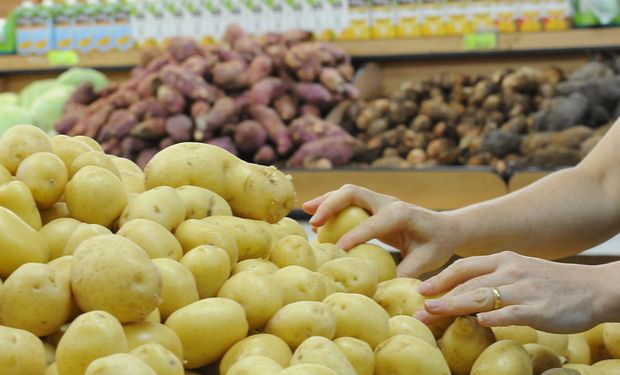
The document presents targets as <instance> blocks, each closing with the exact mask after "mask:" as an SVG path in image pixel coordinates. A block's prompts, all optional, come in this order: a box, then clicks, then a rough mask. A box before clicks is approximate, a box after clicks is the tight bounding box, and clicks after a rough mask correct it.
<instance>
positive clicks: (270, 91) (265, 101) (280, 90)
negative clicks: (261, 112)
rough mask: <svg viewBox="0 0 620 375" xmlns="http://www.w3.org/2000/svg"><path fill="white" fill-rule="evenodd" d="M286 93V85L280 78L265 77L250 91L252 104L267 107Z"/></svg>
mask: <svg viewBox="0 0 620 375" xmlns="http://www.w3.org/2000/svg"><path fill="white" fill-rule="evenodd" d="M285 92H286V85H285V84H284V82H283V81H282V80H281V79H280V78H276V77H267V78H263V79H261V80H260V81H258V82H256V83H255V84H254V85H253V86H252V88H251V90H250V101H251V103H252V104H259V105H269V104H271V102H272V101H273V100H274V99H275V98H277V97H279V96H280V95H283V94H284V93H285Z"/></svg>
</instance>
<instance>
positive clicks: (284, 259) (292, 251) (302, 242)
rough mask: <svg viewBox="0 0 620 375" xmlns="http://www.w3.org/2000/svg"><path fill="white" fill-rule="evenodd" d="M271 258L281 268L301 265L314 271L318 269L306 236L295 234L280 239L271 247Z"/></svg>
mask: <svg viewBox="0 0 620 375" xmlns="http://www.w3.org/2000/svg"><path fill="white" fill-rule="evenodd" d="M269 260H270V261H271V262H273V263H274V264H275V265H276V266H278V267H280V268H283V267H287V266H301V267H304V268H307V269H309V270H312V271H314V270H316V260H315V259H314V252H313V251H312V247H310V244H309V243H308V241H307V240H306V239H305V238H303V237H300V236H298V235H295V234H291V235H288V236H284V237H282V238H281V239H279V240H278V242H276V243H275V244H274V245H273V247H272V249H271V254H269Z"/></svg>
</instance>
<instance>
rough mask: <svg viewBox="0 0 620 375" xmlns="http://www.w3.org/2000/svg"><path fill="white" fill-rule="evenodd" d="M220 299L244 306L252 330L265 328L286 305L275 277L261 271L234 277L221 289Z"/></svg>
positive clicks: (251, 271) (240, 273) (248, 272)
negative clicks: (226, 299)
mask: <svg viewBox="0 0 620 375" xmlns="http://www.w3.org/2000/svg"><path fill="white" fill-rule="evenodd" d="M217 296H218V297H222V298H228V299H231V300H233V301H236V302H238V303H239V304H241V306H243V308H244V310H245V313H246V316H247V320H248V323H249V325H250V329H256V328H262V327H264V326H265V325H266V324H267V322H268V321H269V319H271V317H272V316H273V314H275V313H276V312H277V311H278V310H279V309H280V308H281V307H282V306H283V305H284V292H283V290H282V286H281V285H280V284H278V282H277V281H276V279H275V278H274V276H273V275H271V274H269V273H265V272H261V271H253V270H249V271H243V272H239V273H238V274H236V275H233V276H232V277H231V278H230V279H228V280H227V281H226V282H225V283H224V285H222V287H221V288H220V291H219V292H218V294H217Z"/></svg>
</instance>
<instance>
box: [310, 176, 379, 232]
mask: <svg viewBox="0 0 620 375" xmlns="http://www.w3.org/2000/svg"><path fill="white" fill-rule="evenodd" d="M373 194H375V193H373V192H371V191H370V190H368V189H364V188H361V187H359V186H354V185H345V186H343V187H341V188H340V189H338V190H336V191H334V192H331V193H328V194H326V195H324V196H323V197H319V198H317V199H316V201H317V202H318V203H317V202H314V201H315V200H312V201H310V202H309V203H311V204H310V205H309V207H308V209H312V208H313V207H315V206H317V205H318V207H317V208H316V209H315V211H314V215H313V216H312V217H311V218H310V221H309V223H310V225H312V226H316V227H320V226H321V225H323V224H325V223H326V222H327V220H329V219H330V218H331V217H332V216H334V215H335V214H337V213H338V212H340V211H341V210H342V209H344V208H347V207H349V206H358V207H360V208H363V209H366V210H368V211H371V212H374V210H373V208H374V207H373V206H374V204H373V202H372V200H373Z"/></svg>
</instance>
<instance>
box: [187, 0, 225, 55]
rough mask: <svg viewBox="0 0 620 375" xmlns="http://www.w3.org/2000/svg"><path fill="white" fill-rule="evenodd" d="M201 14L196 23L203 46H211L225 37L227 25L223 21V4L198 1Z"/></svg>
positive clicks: (212, 1)
mask: <svg viewBox="0 0 620 375" xmlns="http://www.w3.org/2000/svg"><path fill="white" fill-rule="evenodd" d="M198 1H199V7H200V13H199V14H198V18H196V19H195V21H194V22H195V23H197V26H198V35H200V37H199V40H200V43H201V44H205V45H206V44H211V43H213V42H215V41H216V40H218V39H219V38H221V36H222V35H224V28H225V25H224V23H223V21H222V17H223V14H222V13H223V10H222V4H221V3H220V2H219V1H214V0H198Z"/></svg>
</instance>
